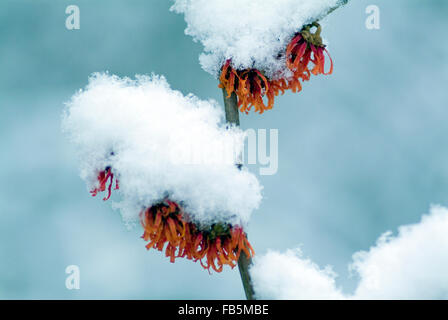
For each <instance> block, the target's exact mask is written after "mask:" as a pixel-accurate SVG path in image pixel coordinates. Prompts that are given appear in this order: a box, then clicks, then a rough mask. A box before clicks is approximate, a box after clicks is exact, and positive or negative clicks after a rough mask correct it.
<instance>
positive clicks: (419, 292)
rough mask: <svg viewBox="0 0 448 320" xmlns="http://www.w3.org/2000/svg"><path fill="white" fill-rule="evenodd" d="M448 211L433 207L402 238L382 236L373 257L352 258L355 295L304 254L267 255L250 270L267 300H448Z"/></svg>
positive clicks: (365, 253)
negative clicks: (342, 287) (354, 274)
mask: <svg viewBox="0 0 448 320" xmlns="http://www.w3.org/2000/svg"><path fill="white" fill-rule="evenodd" d="M447 235H448V209H447V208H444V207H436V206H435V207H433V208H432V209H431V212H430V214H429V215H425V216H423V218H422V219H421V221H420V222H419V223H416V224H412V225H407V226H402V227H400V228H399V229H398V235H396V236H392V235H391V232H386V233H385V234H383V235H382V236H381V237H380V238H379V240H378V241H377V243H376V245H375V246H373V247H371V248H370V249H369V250H368V251H362V252H358V253H355V254H354V255H353V263H352V264H351V266H350V269H351V270H353V271H356V273H357V274H358V275H359V278H360V280H359V283H358V286H357V289H356V290H355V292H354V294H342V293H341V291H340V289H339V288H337V287H336V285H335V277H336V276H335V274H334V273H333V272H332V271H331V269H330V268H329V267H327V268H325V269H320V268H319V267H318V266H317V265H316V264H314V263H313V262H311V261H310V260H308V259H304V258H303V257H302V255H301V253H300V251H298V252H294V251H292V250H288V251H287V252H286V253H278V252H268V253H267V254H266V255H264V256H258V257H255V260H254V266H253V267H252V269H251V274H252V279H253V282H254V288H255V292H256V293H257V295H258V298H263V299H443V300H446V299H448V236H447Z"/></svg>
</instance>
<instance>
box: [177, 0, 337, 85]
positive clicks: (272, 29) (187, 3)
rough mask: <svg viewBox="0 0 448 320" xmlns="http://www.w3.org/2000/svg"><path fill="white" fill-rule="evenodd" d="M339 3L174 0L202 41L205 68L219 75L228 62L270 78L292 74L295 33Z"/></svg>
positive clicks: (326, 0)
mask: <svg viewBox="0 0 448 320" xmlns="http://www.w3.org/2000/svg"><path fill="white" fill-rule="evenodd" d="M339 3H340V0H275V1H272V0H175V3H174V5H173V6H172V8H171V10H173V11H174V12H177V13H183V14H184V16H185V21H186V22H187V25H188V26H187V28H186V30H185V33H186V34H187V35H190V36H192V37H193V39H194V40H195V41H200V42H201V43H202V45H203V46H204V53H203V54H201V56H200V62H201V65H202V67H203V69H204V70H205V71H207V72H209V73H211V74H213V75H215V76H217V75H218V73H219V70H220V68H221V66H222V65H223V63H224V62H225V61H226V60H227V59H232V62H233V67H234V68H238V69H246V68H256V69H258V70H262V71H264V72H265V74H266V75H267V76H268V77H270V78H271V79H273V78H277V77H279V76H280V75H281V74H282V73H283V72H287V70H286V69H287V68H286V65H285V60H284V57H283V59H279V58H278V54H279V53H281V52H284V51H285V49H286V46H287V45H288V43H289V42H290V41H291V39H292V37H293V36H294V34H295V33H296V32H298V31H300V30H301V29H302V27H303V26H304V25H306V24H309V23H312V22H314V21H316V20H317V19H319V18H321V17H323V16H325V14H326V13H327V12H328V10H329V9H330V8H333V7H335V6H337V5H338V4H339Z"/></svg>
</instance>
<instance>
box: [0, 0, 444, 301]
mask: <svg viewBox="0 0 448 320" xmlns="http://www.w3.org/2000/svg"><path fill="white" fill-rule="evenodd" d="M71 4H74V5H78V6H79V9H80V13H81V28H80V30H67V29H66V27H65V20H66V17H67V16H68V15H67V14H65V9H66V7H67V6H68V5H71ZM171 4H172V2H171V1H169V0H164V1H161V0H134V1H125V0H113V1H112V0H108V1H106V0H83V1H79V0H72V1H65V0H58V1H54V0H53V1H51V0H38V1H36V0H2V1H1V2H0V146H1V148H0V182H1V183H0V298H3V299H25V298H26V299H47V298H56V299H80V298H85V299H100V298H104V299H108V298H113V299H118V298H123V299H131V298H135V299H240V298H241V299H242V298H244V293H243V289H242V286H241V282H240V278H239V273H238V271H237V269H235V270H229V269H225V271H224V272H222V273H221V274H212V275H209V274H208V273H207V272H206V271H204V270H203V269H202V268H201V267H200V265H199V264H195V263H192V262H191V261H186V260H182V259H180V260H178V261H176V263H175V264H171V263H169V261H168V259H167V258H165V257H164V256H163V255H162V254H160V253H159V252H154V251H150V252H147V251H146V249H145V248H144V245H145V243H144V242H143V240H141V239H140V235H141V233H142V232H141V229H140V227H136V228H134V229H131V230H128V229H127V228H126V226H125V225H124V224H123V222H122V220H121V217H120V214H119V212H118V211H114V210H112V209H111V206H110V204H109V203H103V202H102V201H101V199H100V198H92V197H91V196H90V195H89V193H88V192H87V190H86V187H85V185H84V183H83V181H81V179H80V178H79V176H78V171H77V163H76V159H75V158H74V152H73V150H72V149H71V148H70V146H69V145H68V144H67V140H66V139H65V137H64V136H63V135H62V133H61V129H60V120H61V112H62V109H63V104H64V102H65V101H67V100H68V99H69V98H70V97H71V95H73V94H74V93H75V92H76V91H77V90H78V89H79V88H82V87H84V86H85V85H86V84H87V79H88V77H89V75H90V74H91V73H92V72H96V71H109V72H110V73H113V74H117V75H120V76H130V77H133V76H134V75H135V74H149V73H152V72H155V73H157V74H163V75H165V76H166V77H167V79H168V81H169V82H170V84H171V85H172V87H173V88H174V89H177V90H180V91H181V92H183V93H184V94H187V93H190V92H192V93H194V94H196V95H198V96H199V97H200V98H203V99H206V98H213V99H216V100H218V101H219V102H220V103H221V101H222V96H221V91H220V90H219V89H218V88H217V80H216V79H214V78H213V77H212V76H211V75H209V74H207V73H205V72H204V71H203V70H202V69H201V67H200V65H199V63H198V56H199V54H200V53H201V51H202V46H201V45H200V44H198V43H194V42H193V41H192V39H191V38H190V37H189V36H185V35H184V29H185V27H186V24H185V22H184V19H183V16H181V15H176V14H174V13H172V12H170V11H169V8H170V6H171ZM370 4H375V5H377V6H378V7H379V8H380V10H381V22H380V23H381V28H380V30H368V29H367V28H366V27H365V20H366V18H367V16H368V15H367V14H366V13H365V9H366V7H367V6H368V5H370ZM447 16H448V2H447V1H441V0H425V1H421V0H394V1H388V0H375V1H370V0H369V1H365V0H352V1H351V3H350V4H349V5H348V6H347V7H345V8H343V9H340V10H337V11H336V12H334V13H333V14H332V15H331V16H330V17H328V18H327V19H326V20H325V21H324V22H323V25H324V32H323V36H324V37H325V39H326V40H327V42H328V44H329V51H330V53H331V55H332V57H333V59H334V62H335V72H334V74H333V75H331V76H327V77H314V78H313V79H312V80H311V81H310V82H308V83H306V84H305V85H304V90H303V91H302V92H301V93H300V94H291V93H287V94H285V95H284V96H282V97H279V98H278V99H277V102H276V106H275V108H274V109H273V110H272V111H269V112H267V113H265V114H263V115H261V116H260V115H257V114H251V115H249V116H245V115H242V116H241V123H242V127H243V128H253V129H258V128H263V129H271V128H273V129H279V170H278V173H277V174H276V175H273V176H260V180H261V182H262V184H263V185H264V200H263V202H262V205H261V207H260V209H259V210H258V211H257V212H255V213H254V214H253V216H252V220H251V224H250V226H249V228H248V234H249V238H250V240H251V243H252V244H253V246H254V247H255V249H256V251H257V254H263V253H265V252H266V251H267V250H268V249H276V250H281V251H283V250H285V249H287V248H294V247H298V246H300V247H301V248H302V250H303V252H304V254H305V256H307V257H310V258H311V259H313V260H314V261H315V262H317V263H318V264H319V265H321V266H325V265H332V266H333V268H334V271H335V272H336V273H337V274H339V277H338V278H337V284H338V286H340V287H342V288H343V290H344V292H346V293H350V292H351V291H352V290H353V288H354V284H355V283H356V281H357V279H356V277H353V276H350V273H349V271H348V268H347V264H348V263H350V261H351V256H352V254H353V253H354V252H355V251H358V250H366V249H368V248H369V247H370V246H371V245H373V244H374V243H375V240H376V239H377V238H378V236H379V235H380V234H381V233H383V232H385V231H387V230H393V231H396V228H397V227H398V226H399V225H403V224H409V223H413V222H417V221H419V219H420V216H421V215H422V214H423V213H426V212H428V210H429V206H430V205H431V204H442V205H445V206H448V145H447V144H448V139H447V137H448V126H447V125H446V123H447V119H448V92H447V83H448V45H447V42H446V40H445V39H446V34H447V31H448V20H447V19H446V17H447ZM260 45H262V44H260ZM251 170H252V171H253V172H254V173H258V168H257V167H256V166H251ZM68 265H78V266H79V267H80V271H81V288H80V290H67V289H66V287H65V279H66V277H67V274H66V273H65V268H66V267H67V266H68Z"/></svg>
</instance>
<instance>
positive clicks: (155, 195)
mask: <svg viewBox="0 0 448 320" xmlns="http://www.w3.org/2000/svg"><path fill="white" fill-rule="evenodd" d="M63 129H64V131H65V132H67V133H68V135H69V137H70V139H71V141H72V142H73V143H74V144H75V146H76V149H77V152H78V154H79V160H80V171H81V177H82V178H83V179H84V180H85V181H86V183H87V188H88V189H89V190H92V189H94V188H95V187H96V186H98V182H97V175H98V172H100V171H101V170H104V169H105V168H106V167H107V166H110V167H111V168H112V172H113V173H114V175H115V177H116V178H117V179H118V180H119V184H120V189H119V190H117V191H116V192H118V193H119V194H120V197H121V199H122V201H121V202H119V203H116V204H114V205H115V207H118V208H119V209H120V210H121V212H122V215H123V218H124V219H125V220H126V221H135V220H136V219H137V218H138V214H139V212H140V210H141V209H142V208H147V207H149V206H152V205H154V204H156V203H158V202H160V201H161V200H163V199H164V198H165V197H167V196H168V197H169V198H170V199H171V200H173V201H176V202H178V203H182V205H183V207H184V208H185V209H186V211H187V212H188V213H189V214H190V215H191V216H192V218H193V219H195V220H197V221H199V222H203V223H211V222H214V221H225V222H230V223H240V224H245V223H247V221H248V220H249V217H250V215H251V213H252V211H253V210H254V209H256V208H257V207H258V206H259V203H260V201H261V186H260V184H259V182H258V180H257V178H256V177H255V176H254V175H252V174H251V173H249V172H248V171H247V170H244V169H243V170H238V168H237V167H236V166H235V162H234V160H235V157H234V156H233V155H239V154H240V153H241V152H242V149H243V140H244V133H243V132H242V131H241V130H240V129H238V128H229V129H227V128H226V127H225V124H224V122H223V112H222V110H221V108H219V106H218V105H217V103H216V102H214V101H202V100H200V99H198V98H197V97H195V96H193V95H191V94H190V95H188V96H183V95H182V94H181V93H180V92H179V91H175V90H172V89H171V88H170V87H169V85H168V83H167V81H166V80H165V78H163V77H160V76H155V75H152V76H137V77H136V79H135V80H131V79H129V78H119V77H117V76H110V75H108V74H94V75H93V76H92V77H91V78H90V79H89V83H88V85H87V87H86V88H85V89H84V90H81V91H79V92H78V93H77V94H75V95H74V96H73V97H72V98H71V100H70V101H69V102H68V103H67V104H66V110H65V113H64V117H63Z"/></svg>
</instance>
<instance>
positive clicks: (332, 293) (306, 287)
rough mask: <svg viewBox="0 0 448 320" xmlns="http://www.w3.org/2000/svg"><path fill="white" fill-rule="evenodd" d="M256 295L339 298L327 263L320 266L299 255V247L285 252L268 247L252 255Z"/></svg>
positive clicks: (281, 297)
mask: <svg viewBox="0 0 448 320" xmlns="http://www.w3.org/2000/svg"><path fill="white" fill-rule="evenodd" d="M250 272H251V275H252V280H253V282H254V289H255V293H256V295H257V298H260V299H280V300H286V299H294V300H296V299H318V300H321V299H342V298H343V295H342V293H341V292H339V290H337V289H336V286H335V274H334V272H333V271H332V270H331V268H330V267H327V268H325V269H320V268H319V266H317V265H316V264H315V263H313V262H312V261H311V260H309V259H304V258H303V257H302V252H301V250H300V249H295V250H287V251H286V252H285V253H279V252H275V251H269V252H268V253H267V254H266V255H264V256H255V260H254V265H253V266H252V268H251V270H250Z"/></svg>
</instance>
